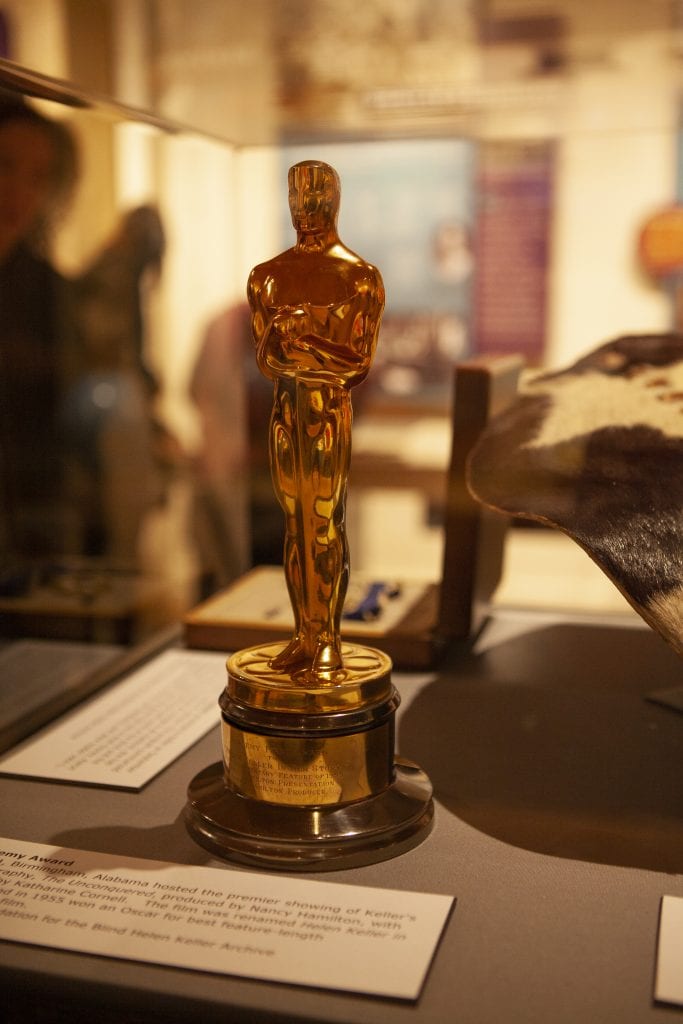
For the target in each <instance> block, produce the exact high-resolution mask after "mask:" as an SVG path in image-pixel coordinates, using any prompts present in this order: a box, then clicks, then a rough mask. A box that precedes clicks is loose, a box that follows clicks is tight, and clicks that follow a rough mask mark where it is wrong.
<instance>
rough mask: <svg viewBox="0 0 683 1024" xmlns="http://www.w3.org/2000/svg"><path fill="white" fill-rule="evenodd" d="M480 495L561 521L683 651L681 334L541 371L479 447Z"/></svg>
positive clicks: (509, 508) (471, 474)
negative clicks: (543, 372) (562, 368)
mask: <svg viewBox="0 0 683 1024" xmlns="http://www.w3.org/2000/svg"><path fill="white" fill-rule="evenodd" d="M468 486H469V488H470V491H471V493H472V494H473V495H474V497H475V498H477V499H478V500H479V501H480V502H482V503H483V504H485V505H488V506H490V507H492V508H495V509H498V510H499V511H502V512H505V513H508V514H510V515H513V516H519V517H522V518H526V519H532V520H536V521H538V522H540V523H544V524H546V525H550V526H555V527H558V528H559V529H560V530H562V531H563V532H564V533H566V534H568V535H569V536H570V537H572V538H573V539H574V540H575V541H576V542H577V543H578V544H580V545H581V547H582V548H584V550H585V551H587V552H588V554H589V555H590V556H591V558H592V559H593V560H594V561H595V562H596V563H597V564H598V565H599V566H600V568H601V569H602V570H603V571H604V572H605V573H606V574H607V575H608V576H609V577H610V579H611V580H612V581H613V582H614V583H615V585H616V586H617V587H618V588H619V590H620V591H621V593H622V594H623V595H624V596H625V597H626V599H627V600H628V601H629V602H630V603H631V604H632V605H633V607H634V608H635V609H636V611H637V612H639V613H640V615H642V617H643V618H644V619H645V621H646V622H648V623H649V625H650V626H652V628H653V629H655V630H657V632H659V633H660V634H661V635H662V636H663V637H664V638H665V640H667V641H668V642H669V643H670V644H671V645H672V646H673V647H674V649H675V650H676V651H677V652H678V653H679V654H680V655H681V656H683V335H677V334H647V335H631V336H624V337H620V338H617V339H616V340H614V341H611V342H609V343H608V344H606V345H602V346H601V347H600V348H598V349H596V350H595V351H594V352H592V353H590V354H589V355H587V356H586V357H585V358H583V359H580V360H579V361H578V362H577V363H575V364H574V365H573V366H571V367H570V368H569V369H567V370H563V371H561V372H557V373H545V374H542V375H540V376H537V377H535V378H534V379H533V380H532V381H531V382H530V383H529V384H527V385H525V386H524V388H523V389H522V390H521V392H520V395H519V397H518V399H517V400H516V401H515V402H514V403H513V404H512V405H511V406H510V407H508V409H507V410H506V411H505V412H503V413H501V414H500V415H499V416H498V417H496V418H495V419H493V420H491V422H490V423H489V424H488V426H487V427H486V429H485V430H484V432H483V434H482V436H481V438H480V440H479V442H478V443H477V445H476V446H475V448H474V449H473V451H472V453H471V455H470V459H469V465H468Z"/></svg>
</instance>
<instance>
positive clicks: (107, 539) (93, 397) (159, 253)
mask: <svg viewBox="0 0 683 1024" xmlns="http://www.w3.org/2000/svg"><path fill="white" fill-rule="evenodd" d="M165 248H166V240H165V235H164V229H163V225H162V221H161V217H160V215H159V213H158V211H157V209H156V208H155V207H154V206H149V205H145V206H139V207H136V208H134V209H132V210H129V211H127V212H126V213H124V214H123V215H122V216H121V217H120V219H119V221H118V223H117V225H116V227H115V230H114V232H113V234H112V236H111V238H110V239H109V240H108V241H107V242H106V243H105V244H104V246H103V247H102V248H101V250H100V251H99V252H98V253H97V254H96V256H95V257H94V258H93V260H92V261H91V262H90V264H89V265H88V266H87V267H86V268H85V269H84V270H83V271H82V272H81V274H79V275H78V277H77V278H76V279H75V280H74V288H73V291H74V314H75V324H76V331H75V341H74V345H73V346H72V351H71V359H70V366H69V376H70V381H71V383H70V387H69V391H68V393H67V396H66V401H65V405H64V423H65V428H66V437H67V441H68V452H69V464H70V471H71V480H72V487H73V490H74V492H77V493H78V494H79V497H80V500H79V504H80V507H81V509H82V540H81V548H82V553H83V554H84V555H87V556H91V557H104V558H106V559H108V561H109V562H111V563H112V564H116V565H117V566H118V567H122V568H134V567H135V565H136V563H137V558H138V541H139V535H140V529H141V527H142V524H143V521H144V519H145V516H146V515H147V513H148V512H149V511H150V510H151V509H152V508H153V507H155V506H156V505H157V504H158V503H159V502H161V501H162V500H163V498H164V493H165V475H166V472H167V471H168V470H170V469H171V468H172V465H173V462H174V460H175V458H176V455H177V456H178V457H179V454H180V453H179V446H177V445H176V443H175V442H174V439H173V437H172V436H171V435H170V434H169V432H168V431H167V430H166V429H165V428H164V426H163V425H162V423H161V422H160V420H159V419H158V418H157V416H156V412H155V404H156V399H157V397H158V394H159V390H160V385H159V381H158V379H157V377H156V375H155V373H154V372H153V371H152V369H151V368H150V366H149V365H148V362H147V358H146V341H147V305H148V299H149V293H150V291H151V289H152V288H153V287H154V286H155V284H156V283H157V281H158V277H159V274H160V272H161V267H162V262H163V257H164V252H165Z"/></svg>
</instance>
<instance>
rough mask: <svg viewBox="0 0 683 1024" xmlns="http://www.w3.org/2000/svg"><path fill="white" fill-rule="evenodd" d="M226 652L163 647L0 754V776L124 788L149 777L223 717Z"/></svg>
mask: <svg viewBox="0 0 683 1024" xmlns="http://www.w3.org/2000/svg"><path fill="white" fill-rule="evenodd" d="M225 681H226V669H225V655H224V654H215V653H213V652H211V653H208V652H205V651H184V650H169V651H164V652H163V653H162V654H160V655H158V656H157V657H156V658H154V659H153V660H152V661H150V662H148V663H147V664H145V665H143V666H142V667H141V668H139V669H137V670H136V671H134V672H131V674H130V675H128V676H126V678H125V679H124V680H123V681H122V682H120V683H117V684H115V685H114V686H112V687H111V689H109V690H107V692H106V693H103V694H102V695H101V696H98V697H95V698H93V699H92V700H90V701H88V702H87V704H85V705H83V706H82V707H80V708H78V709H76V710H74V711H70V712H68V713H67V714H65V715H63V716H62V717H61V718H59V719H58V720H57V722H55V723H54V725H49V726H47V727H46V728H44V729H42V730H41V731H40V732H39V733H37V734H36V735H35V736H34V737H32V738H31V739H29V740H27V741H25V742H24V743H22V744H20V745H19V746H18V747H15V748H14V750H12V751H10V752H9V753H8V754H7V755H6V756H5V757H3V758H1V759H0V774H7V775H26V776H31V777H35V778H41V779H57V780H60V781H67V782H86V783H93V784H99V785H102V786H115V787H117V788H121V789H141V788H142V786H144V785H145V783H147V782H149V780H150V779H151V778H153V777H154V776H155V775H157V774H158V773H159V772H160V771H162V770H163V769H164V768H165V767H166V766H167V765H169V764H170V763H171V762H172V761H174V760H175V758H176V757H179V756H180V754H182V753H183V751H184V750H187V749H188V747H190V746H192V744H193V743H196V742H197V740H198V739H200V738H201V737H202V736H204V735H205V733H207V732H208V731H209V729H211V728H212V727H213V726H214V725H218V723H219V721H220V711H219V708H218V698H219V696H220V693H221V690H222V689H223V687H224V686H225Z"/></svg>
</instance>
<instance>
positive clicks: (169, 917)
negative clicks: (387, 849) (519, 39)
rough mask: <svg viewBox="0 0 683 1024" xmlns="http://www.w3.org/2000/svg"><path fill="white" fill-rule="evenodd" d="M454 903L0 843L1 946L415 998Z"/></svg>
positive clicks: (423, 895)
mask: <svg viewBox="0 0 683 1024" xmlns="http://www.w3.org/2000/svg"><path fill="white" fill-rule="evenodd" d="M452 905H453V897H452V896H439V895H434V894H430V893H418V892H400V891H396V890H390V889H374V888H363V887H359V886H352V885H340V884H339V883H331V882H317V881H309V880H307V879H292V878H288V877H282V876H273V875H268V874H256V873H252V872H243V871H229V870H223V869H220V868H206V867H187V866H182V865H178V864H170V863H166V862H164V861H152V860H142V859H139V858H133V857H120V856H114V855H112V854H103V853H90V852H86V851H82V850H72V849H65V848H58V847H52V846H46V845H43V844H39V843H26V842H20V841H18V840H14V839H0V938H3V939H9V940H11V941H14V942H25V943H31V944H34V945H40V946H52V947H56V948H59V949H68V950H76V951H79V952H82V953H94V954H98V955H100V956H109V957H116V958H120V959H125V960H140V961H146V962H149V963H156V964H166V965H168V966H172V967H181V968H186V969H190V970H200V971H211V972H215V973H220V974H234V975H239V976H242V977H247V978H259V979H262V980H265V981H275V982H286V983H289V984H296V985H308V986H313V987H316V988H329V989H341V990H345V991H351V992H362V993H367V994H372V995H379V996H389V997H392V998H398V999H417V997H418V996H419V994H420V990H421V988H422V986H423V984H424V980H425V977H426V974H427V971H428V969H429V965H430V962H431V960H432V957H433V956H434V953H435V950H436V947H437V944H438V942H439V939H440V936H441V934H442V932H443V929H444V927H445V924H446V921H447V920H448V916H449V914H450V911H451V907H452Z"/></svg>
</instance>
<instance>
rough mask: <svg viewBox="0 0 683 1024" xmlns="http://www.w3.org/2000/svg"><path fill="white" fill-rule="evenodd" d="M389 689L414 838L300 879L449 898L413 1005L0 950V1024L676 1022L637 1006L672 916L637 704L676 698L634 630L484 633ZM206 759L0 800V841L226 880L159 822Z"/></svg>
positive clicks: (2, 784)
mask: <svg viewBox="0 0 683 1024" xmlns="http://www.w3.org/2000/svg"><path fill="white" fill-rule="evenodd" d="M395 682H396V684H397V686H398V688H399V690H400V691H401V693H402V695H403V698H404V702H403V707H402V709H401V713H400V721H399V736H398V750H399V753H401V754H402V755H404V756H406V757H409V758H412V759H414V760H416V761H418V762H419V763H420V764H421V765H422V766H423V767H424V769H425V770H426V771H427V772H428V773H429V775H430V776H431V778H432V781H433V783H434V787H435V794H436V798H437V807H436V821H435V826H434V829H433V831H432V833H431V835H430V836H429V837H428V839H427V840H426V841H425V842H424V843H423V844H422V845H421V846H419V847H418V848H416V849H414V850H412V851H410V852H408V853H406V854H404V855H403V856H402V857H399V858H397V859H395V860H391V861H386V862H383V863H380V864H376V865H372V866H369V867H365V868H358V869H355V870H352V871H343V872H342V871H340V872H326V873H324V874H320V875H315V876H311V877H314V878H317V879H320V880H324V881H335V882H341V883H345V884H349V885H359V886H363V885H367V886H381V887H386V888H392V889H407V890H416V891H425V892H438V893H446V894H453V895H455V896H456V898H457V905H456V908H455V911H454V913H453V915H452V917H451V919H450V922H449V925H448V927H447V930H446V932H445V935H444V937H443V940H442V942H441V944H440V946H439V948H438V951H437V955H436V958H435V961H434V964H433V966H432V969H431V972H430V974H429V976H428V979H427V982H426V985H425V988H424V991H423V994H422V997H421V998H420V1000H419V1002H418V1003H416V1004H410V1003H402V1002H397V1001H388V1000H384V999H376V998H363V997H360V996H355V995H345V994H337V993H334V992H325V991H314V990H308V989H302V988H295V987H289V986H284V985H276V984H266V983H261V982H256V981H247V980H242V979H240V978H235V977H227V976H226V977H222V976H216V975H212V974H202V973H199V972H192V971H184V970H177V969H171V968H162V967H155V966H149V965H144V964H138V963H133V962H126V961H117V960H110V959H107V958H101V957H94V956H84V955H81V954H75V953H65V952H59V951H56V950H50V949H43V948H39V947H31V946H23V945H18V944H14V943H1V944H0V986H1V987H2V989H3V991H4V992H6V993H8V995H9V1003H10V1010H9V1016H8V1021H9V1022H10V1024H15V1021H20V1020H21V1021H22V1022H23V1021H25V1020H32V1021H36V1022H38V1024H40V1022H41V1021H51V1020H62V1019H64V1020H67V1019H68V1020H70V1021H79V1020H95V1021H97V1022H98V1024H99V1022H106V1021H108V1020H110V1019H111V1020H114V1019H116V1020H118V1021H120V1022H124V1024H125V1022H131V1024H132V1022H135V1021H137V1020H140V1021H142V1020H145V1021H156V1020H163V1021H165V1022H174V1021H176V1020H183V1021H191V1020H194V1019H196V1020H201V1021H203V1022H212V1021H219V1020H220V1021H222V1022H227V1021H235V1020H242V1021H249V1022H255V1021H294V1020H301V1021H330V1022H356V1021H358V1022H361V1021H362V1022H368V1024H374V1022H377V1024H385V1022H386V1021H387V1020H391V1021H392V1022H398V1024H400V1022H402V1021H416V1022H425V1024H426V1022H430V1024H442V1022H450V1021H454V1022H455V1021H457V1022H459V1024H462V1022H464V1024H490V1022H506V1024H515V1022H520V1024H534V1022H539V1024H547V1022H548V1021H550V1020H552V1021H553V1022H554V1024H557V1022H567V1024H570V1022H571V1024H576V1022H578V1021H596V1022H600V1024H606V1022H611V1021H614V1022H615V1024H616V1022H618V1024H630V1022H633V1024H643V1022H645V1021H665V1020H666V1021H672V1020H677V1019H679V1018H680V1019H681V1020H683V1008H679V1009H676V1008H673V1007H665V1006H659V1005H657V1004H655V1003H654V1001H653V978H654V967H655V953H656V940H657V927H658V917H659V906H660V900H661V897H662V896H663V895H664V894H671V895H678V896H683V875H681V873H680V872H681V865H682V864H683V787H681V785H680V779H681V764H682V763H683V715H681V713H680V712H676V711H674V710H670V709H667V708H665V707H662V706H660V705H658V704H654V703H651V702H650V701H647V700H645V699H644V696H645V695H646V694H647V693H649V692H651V691H653V690H661V689H664V688H666V687H673V686H675V685H677V684H678V685H683V666H682V665H681V662H680V659H678V658H677V657H676V656H675V655H674V654H673V652H671V651H670V650H669V649H668V648H667V647H666V646H665V645H664V643H663V642H662V641H661V640H660V639H659V638H658V637H657V636H655V635H654V634H653V633H651V632H650V631H649V630H647V629H645V628H641V627H640V626H639V625H638V624H637V623H634V624H633V625H629V624H628V623H625V622H624V623H611V624H609V623H603V624H599V623H596V622H595V621H589V620H585V621H584V622H581V621H578V620H573V621H566V620H565V621H560V620H558V619H557V618H551V617H549V616H542V615H530V614H529V615H524V614H522V613H518V614H512V613H509V614H508V613H505V614H503V613H501V614H499V615H498V616H497V618H496V619H495V620H494V621H493V622H492V623H491V624H490V625H489V626H488V627H487V629H486V630H485V631H484V633H483V635H482V637H481V638H480V641H479V644H478V645H477V647H476V648H475V651H474V652H466V651H460V652H458V651H454V652H453V653H452V655H451V657H450V658H449V659H448V663H447V664H446V665H445V666H443V667H442V668H441V670H440V671H439V672H438V673H432V674H429V675H427V674H424V675H420V676H404V675H397V676H396V678H395ZM219 742H220V741H219V736H218V731H217V730H215V731H213V732H212V733H211V734H209V735H208V736H207V737H205V738H204V739H203V740H202V741H201V742H200V743H198V744H197V745H196V746H195V747H193V748H192V749H191V750H190V751H188V752H187V753H186V754H185V755H184V756H183V757H182V758H180V759H179V760H178V761H177V762H175V763H174V764H172V765H171V766H170V767H169V768H168V769H167V770H166V771H165V772H164V773H163V774H162V775H161V776H159V777H158V778H156V779H155V780H154V781H153V782H151V783H150V784H149V785H148V786H147V787H146V788H145V789H143V790H142V791H141V792H140V793H125V792H119V791H116V790H102V789H95V788H88V787H83V786H75V785H58V784H50V783H45V782H40V781H23V780H19V779H11V778H0V835H3V836H8V837H12V838H16V839H22V840H30V841H36V842H46V843H51V844H59V845H63V846H66V847H76V848H80V849H88V850H96V851H104V852H107V853H113V854H121V855H122V856H134V857H148V858H152V859H161V860H169V861H175V862H178V863H181V864H183V863H185V864H202V865H209V866H212V867H217V868H226V869H229V868H230V865H227V864H225V863H223V862H220V861H217V860H213V859H212V858H211V856H210V854H209V853H208V852H206V851H204V850H203V849H202V848H200V847H199V846H197V845H195V844H194V842H193V841H192V840H191V839H190V838H189V836H188V835H187V833H186V830H185V826H184V824H183V821H182V817H181V815H182V811H183V807H184V804H185V793H186V788H187V784H188V782H189V780H190V779H191V778H192V777H193V776H194V775H195V774H196V773H197V772H198V771H199V770H201V769H202V768H203V767H205V766H206V765H207V764H209V763H211V762H212V761H215V760H216V758H217V757H218V756H219ZM676 766H677V770H676ZM234 870H240V869H239V868H234ZM674 871H677V872H678V873H673V872H674ZM299 877H301V876H299Z"/></svg>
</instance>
